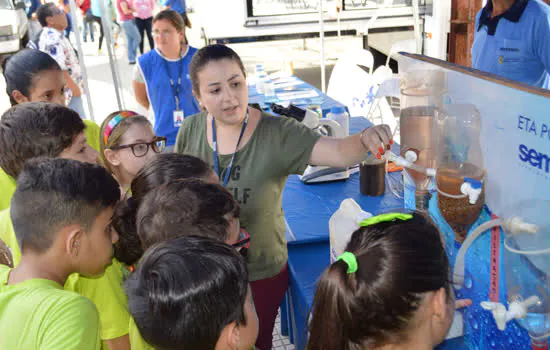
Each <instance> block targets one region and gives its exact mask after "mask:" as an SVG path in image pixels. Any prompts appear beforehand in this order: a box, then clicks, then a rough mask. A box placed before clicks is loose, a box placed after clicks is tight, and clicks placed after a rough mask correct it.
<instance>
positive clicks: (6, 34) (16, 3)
mask: <svg viewBox="0 0 550 350" xmlns="http://www.w3.org/2000/svg"><path fill="white" fill-rule="evenodd" d="M28 40H29V22H28V20H27V15H26V13H25V2H23V1H22V0H0V54H7V53H12V52H16V51H19V50H20V49H22V48H24V47H25V46H26V45H27V42H28Z"/></svg>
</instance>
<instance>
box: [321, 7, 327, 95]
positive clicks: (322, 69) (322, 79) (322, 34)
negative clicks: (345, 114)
mask: <svg viewBox="0 0 550 350" xmlns="http://www.w3.org/2000/svg"><path fill="white" fill-rule="evenodd" d="M319 26H320V29H319V39H320V44H321V50H320V51H321V52H320V54H321V58H320V59H321V91H323V93H326V92H327V89H326V83H325V81H326V76H325V21H324V19H323V0H319Z"/></svg>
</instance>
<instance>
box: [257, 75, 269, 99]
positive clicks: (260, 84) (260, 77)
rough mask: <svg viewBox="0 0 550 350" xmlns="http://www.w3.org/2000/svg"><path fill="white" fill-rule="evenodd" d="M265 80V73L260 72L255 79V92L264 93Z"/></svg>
mask: <svg viewBox="0 0 550 350" xmlns="http://www.w3.org/2000/svg"><path fill="white" fill-rule="evenodd" d="M266 79H267V74H265V72H263V71H262V72H260V73H259V75H258V77H257V78H256V91H258V93H259V94H263V93H264V92H265V81H266Z"/></svg>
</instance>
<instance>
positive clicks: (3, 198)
mask: <svg viewBox="0 0 550 350" xmlns="http://www.w3.org/2000/svg"><path fill="white" fill-rule="evenodd" d="M15 185H16V183H15V179H14V178H13V177H11V176H9V175H8V174H6V172H5V171H4V170H3V169H2V168H0V210H4V209H6V208H7V207H9V206H10V202H11V197H12V196H13V192H15Z"/></svg>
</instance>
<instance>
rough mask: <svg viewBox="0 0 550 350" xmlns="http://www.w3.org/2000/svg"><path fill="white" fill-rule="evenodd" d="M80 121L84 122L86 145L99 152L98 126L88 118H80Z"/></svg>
mask: <svg viewBox="0 0 550 350" xmlns="http://www.w3.org/2000/svg"><path fill="white" fill-rule="evenodd" d="M82 121H83V122H84V124H86V129H84V133H85V134H86V139H87V140H88V145H90V147H92V148H93V149H95V150H96V151H98V152H99V131H100V129H99V126H98V125H97V124H96V123H95V122H93V121H91V120H89V119H82Z"/></svg>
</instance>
